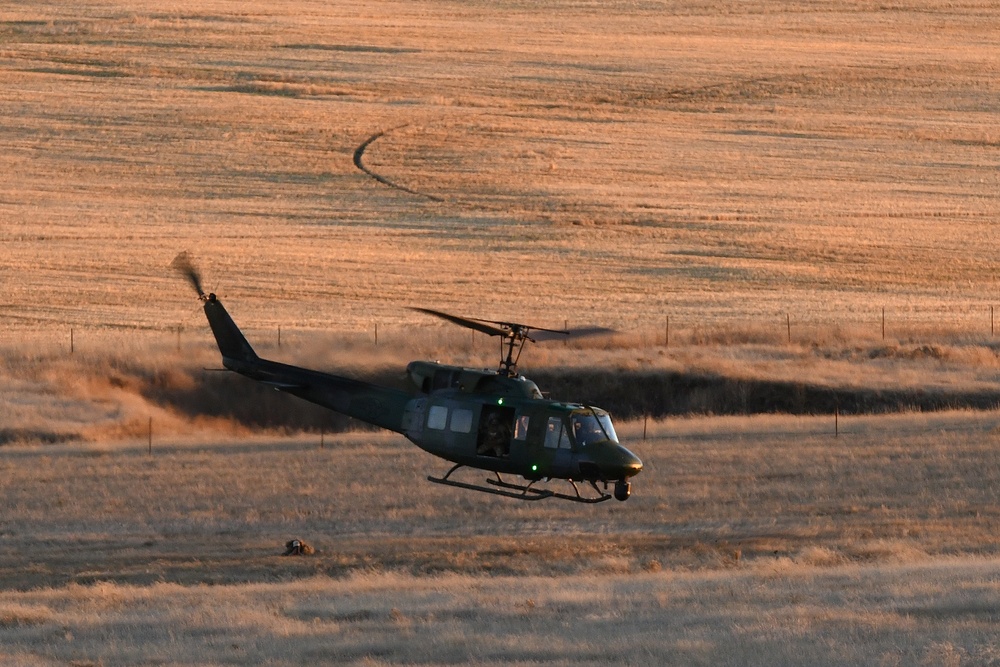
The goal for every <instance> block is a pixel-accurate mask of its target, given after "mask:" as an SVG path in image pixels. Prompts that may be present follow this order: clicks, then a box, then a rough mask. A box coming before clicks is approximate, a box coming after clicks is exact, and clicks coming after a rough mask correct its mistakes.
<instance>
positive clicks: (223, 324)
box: [202, 294, 259, 361]
mask: <svg viewBox="0 0 1000 667" xmlns="http://www.w3.org/2000/svg"><path fill="white" fill-rule="evenodd" d="M202 298H203V299H204V301H205V316H206V317H207V318H208V325H209V326H210V327H212V333H213V334H215V342H216V343H218V344H219V352H221V353H222V359H223V361H225V360H227V359H232V360H234V361H257V360H258V359H259V357H258V356H257V353H256V352H254V351H253V348H252V347H250V343H248V342H247V339H246V338H244V336H243V332H242V331H240V328H239V327H238V326H236V323H235V322H233V318H232V317H230V316H229V313H228V312H226V309H225V308H224V307H223V306H222V302H221V301H219V300H218V299H217V298H216V296H215V295H214V294H209V295H207V296H203V297H202Z"/></svg>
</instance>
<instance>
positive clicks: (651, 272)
mask: <svg viewBox="0 0 1000 667" xmlns="http://www.w3.org/2000/svg"><path fill="white" fill-rule="evenodd" d="M998 18H1000V13H998V11H997V8H996V7H995V5H994V4H993V3H988V2H967V3H960V4H956V3H938V2H932V1H919V0H913V1H911V2H901V3H893V4H882V5H877V4H867V3H847V2H837V1H833V2H824V3H813V2H781V3H773V2H743V3H729V2H698V3H694V2H648V3H642V2H640V3H610V4H609V3H580V2H554V3H544V4H538V3H519V2H499V3H497V2H491V3H485V2H453V3H450V2H433V1H426V2H423V1H422V2H378V3H362V4H360V5H359V4H358V3H353V4H348V3H336V2H334V3H325V2H322V3H321V2H289V3H277V4H275V3H271V4H266V3H258V2H244V3H234V2H212V1H209V2H198V3H193V2H167V3H163V2H159V3H152V2H149V3H143V2H130V3H120V2H119V3H116V2H83V3H63V2H55V1H51V2H33V3H30V4H23V3H7V4H0V85H2V89H3V91H4V92H3V93H2V94H0V173H3V174H4V177H3V178H2V179H0V257H2V261H0V379H2V381H3V387H2V390H0V420H2V422H0V489H2V496H3V511H2V517H0V552H2V558H0V661H2V662H4V663H10V664H39V663H46V662H48V663H51V664H66V663H72V664H79V665H83V664H95V665H96V664H104V665H115V664H136V663H153V662H156V663H160V664H192V663H201V664H262V663H263V664H292V663H295V664H300V663H301V662H302V661H307V660H312V661H316V662H338V663H356V664H387V663H403V662H406V663H414V664H447V663H496V664H500V663H504V664H538V663H543V664H608V663H627V664H636V663H640V662H652V663H657V664H717V663H724V664H761V665H763V664H769V665H771V664H798V663H809V664H844V663H855V664H885V665H893V664H900V665H902V664H941V665H956V664H996V663H997V662H998V661H1000V646H998V644H997V641H996V638H995V633H994V629H995V626H996V622H997V620H998V618H1000V591H998V590H997V581H998V580H1000V560H998V552H997V547H998V544H1000V543H998V540H997V537H996V532H997V520H998V511H1000V510H998V505H997V502H996V489H997V477H998V469H997V463H996V456H995V453H996V444H997V440H996V439H997V432H998V426H1000V417H998V415H997V413H996V412H993V411H986V412H947V413H941V414H936V415H921V414H916V413H907V414H901V415H893V416H881V417H876V416H865V415H859V416H851V417H843V418H842V421H841V422H840V423H839V424H838V429H839V430H840V433H839V435H837V436H836V437H835V436H834V434H833V428H834V427H833V421H832V416H829V415H823V416H816V417H785V416H780V415H769V416H758V417H711V416H701V417H687V418H682V419H669V420H663V421H655V422H652V423H651V424H649V425H648V426H649V428H648V432H647V436H648V437H647V438H646V439H643V438H642V432H643V423H642V421H641V420H639V421H631V422H624V423H623V424H622V428H621V431H622V434H623V435H624V436H625V437H626V438H627V439H628V444H629V445H630V446H632V447H633V448H634V449H635V451H636V453H637V454H639V456H640V457H641V458H642V459H643V461H644V462H645V463H646V468H645V470H644V471H643V473H642V474H641V475H640V476H639V477H638V478H637V479H636V484H635V495H634V497H633V498H632V499H630V500H629V501H628V502H627V503H625V504H618V503H614V504H604V505H599V506H596V507H582V508H581V507H575V506H573V507H567V506H565V505H560V504H555V503H549V504H546V503H538V504H533V505H524V504H518V503H515V502H512V501H506V500H504V499H493V498H487V497H479V496H475V495H472V494H463V493H461V492H457V491H455V490H452V489H444V488H440V487H437V486H435V485H431V484H428V483H426V482H424V481H422V480H423V477H424V476H425V475H426V474H427V473H431V472H433V473H437V474H440V473H441V472H442V470H441V467H442V465H443V462H439V461H437V460H435V459H433V458H431V457H429V456H428V455H426V454H424V453H422V452H420V451H419V450H417V449H416V448H414V447H413V446H412V445H408V444H407V443H406V442H405V441H403V440H402V439H400V438H398V437H395V436H387V435H384V434H377V433H370V432H364V431H361V432H346V433H338V434H336V435H334V434H332V433H331V431H332V430H333V429H335V428H341V427H342V424H341V423H340V422H331V421H326V420H327V419H328V418H326V417H323V416H317V414H315V413H313V412H308V411H303V412H299V408H298V407H296V406H295V405H294V404H293V403H291V402H284V403H271V402H266V403H262V402H258V401H262V400H263V398H262V394H261V393H254V392H253V391H252V390H250V389H247V387H246V385H245V384H241V380H240V379H239V378H230V377H223V376H219V375H218V374H211V373H207V372H203V371H201V369H202V368H204V367H212V366H215V365H217V364H218V360H217V355H215V353H214V352H213V350H212V348H211V344H210V340H209V339H208V336H209V334H208V332H207V329H206V327H205V326H204V323H203V318H202V316H201V314H200V313H199V312H198V307H197V302H196V301H195V300H194V299H193V295H192V294H191V293H190V291H189V289H188V288H187V286H185V285H184V284H183V283H182V281H180V280H179V278H178V277H177V276H176V275H173V274H172V273H171V271H170V269H169V264H170V261H171V260H172V258H173V257H174V256H175V255H176V254H177V252H178V251H180V250H188V251H190V252H192V253H193V254H194V255H195V256H196V257H197V259H198V260H199V262H200V264H201V266H202V268H203V270H204V273H205V277H206V282H207V283H208V286H209V287H210V288H211V289H214V290H216V291H218V292H219V293H220V295H221V296H222V297H223V298H224V300H225V302H226V304H227V306H228V307H229V308H230V310H231V311H232V312H233V314H234V316H235V317H236V318H237V320H238V321H239V322H240V323H241V324H242V325H244V326H245V327H246V329H247V330H248V332H249V333H250V335H251V336H252V337H253V339H254V341H255V343H257V344H258V347H259V348H260V349H261V350H262V351H263V352H265V353H267V354H270V355H275V356H281V357H283V358H287V359H290V360H292V361H296V362H299V363H306V364H312V365H318V366H322V367H327V368H349V369H350V372H351V373H357V374H361V373H364V372H375V373H378V374H382V375H386V374H389V373H390V371H388V370H387V369H391V368H395V369H398V368H400V367H401V366H402V365H403V364H405V362H406V360H408V359H410V358H441V359H442V360H448V361H455V362H458V363H467V364H474V365H477V366H478V365H489V364H491V363H492V355H493V352H492V349H491V346H490V345H489V344H488V343H487V342H486V341H485V340H482V339H480V340H476V339H475V337H466V336H465V334H464V332H463V333H450V332H446V331H445V330H444V329H443V328H442V327H440V326H438V325H437V324H435V323H432V322H427V321H425V320H423V319H421V316H420V315H418V314H417V313H414V312H413V311H410V310H408V309H407V307H408V306H423V307H428V308H438V309H443V310H448V311H452V312H456V313H458V314H462V315H468V316H474V317H486V318H490V319H505V320H510V319H513V320H518V321H527V322H530V323H535V324H539V325H541V326H562V325H563V324H570V325H573V324H583V323H593V324H597V325H601V326H606V327H613V328H615V329H617V330H618V331H620V332H621V334H620V335H619V336H618V337H616V338H613V339H610V340H604V341H593V342H587V343H585V344H581V345H579V346H568V347H563V346H557V347H556V348H552V347H550V348H542V347H539V348H537V349H535V350H532V351H531V352H530V353H528V354H531V355H532V356H530V357H528V359H527V360H526V365H527V366H528V368H529V369H531V368H537V369H539V370H540V371H545V372H548V373H549V374H550V375H552V376H553V377H554V379H559V377H560V376H559V374H560V373H567V372H571V371H574V369H576V370H577V371H579V370H580V369H583V370H586V371H590V370H592V369H593V368H595V367H607V368H614V369H619V370H621V371H625V372H629V373H644V372H676V373H681V374H692V373H694V374H702V375H710V376H719V377H722V378H730V379H736V380H739V381H741V382H742V381H745V380H747V379H752V380H761V381H776V382H783V383H805V382H808V383H810V384H813V385H817V386H821V387H826V388H836V389H845V388H846V389H848V390H862V389H863V390H865V391H872V392H876V393H877V392H884V391H887V390H889V389H895V388H899V387H903V388H906V389H907V390H910V391H912V392H914V393H915V394H919V393H920V392H932V393H933V392H943V393H946V394H947V393H948V392H952V393H955V394H958V393H961V394H963V395H973V394H974V395H976V396H980V397H982V396H986V397H987V399H988V400H992V399H991V398H989V397H992V396H994V395H995V394H996V391H997V390H996V387H997V386H998V382H1000V363H998V361H997V354H996V350H997V347H996V343H995V340H994V338H993V335H992V333H993V332H992V330H991V314H990V309H989V307H990V305H991V304H992V300H993V295H994V294H995V292H996V288H997V270H998V268H1000V265H998V262H1000V260H998V259H997V257H996V253H995V252H994V250H995V248H996V247H997V240H998V239H997V230H996V226H995V224H994V223H995V215H996V213H995V212H996V210H997V203H998V196H1000V187H998V186H1000V170H998V169H997V167H998V163H1000V129H998V128H1000V123H998V122H997V121H998V115H1000V83H998V81H1000V79H998V77H997V71H998V65H1000V55H998V54H1000V44H998V42H1000V39H998V35H997V32H996V29H995V26H996V24H997V19H998ZM883 309H884V312H885V313H886V320H885V321H886V331H885V332H884V333H883V331H882V329H881V327H882V321H881V318H882V312H883ZM667 318H669V320H668V319H667ZM376 325H377V326H378V327H379V335H380V344H379V346H378V347H375V346H374V345H373V340H372V339H373V334H374V328H375V326H376ZM279 327H281V332H282V336H283V341H282V345H281V346H280V347H279V345H278V343H277V333H278V328H279ZM71 336H72V345H73V349H72V353H71V351H70V345H71V343H70V340H71ZM667 336H669V337H670V345H666V344H665V343H666V342H667V340H666V338H667ZM570 377H572V376H570ZM543 388H544V387H543ZM752 390H753V385H750V384H741V385H739V387H738V391H741V392H743V393H744V394H745V393H746V392H748V391H752ZM577 391H578V392H582V393H584V394H585V393H586V392H587V391H588V388H587V387H579V388H578V389H577ZM580 396H581V395H580V394H579V393H574V394H573V395H567V396H560V398H569V399H572V398H577V397H580ZM747 399H748V397H747V396H743V400H744V403H745V404H746V402H747ZM261 405H263V406H266V407H264V408H260V407H258V406H261ZM702 405H703V406H705V405H710V404H709V403H707V402H706V403H703V404H702ZM645 409H647V410H648V409H649V406H645ZM807 411H808V410H807ZM150 424H152V425H153V428H154V434H155V437H154V439H153V449H152V453H150V452H149V451H148V445H147V441H146V436H147V430H148V428H149V425H150ZM302 427H304V428H307V429H312V432H311V433H309V434H305V435H303V434H302V433H301V432H299V431H298V429H299V428H302ZM262 429H263V430H262ZM320 430H324V431H325V435H324V436H322V437H323V438H324V440H323V444H324V447H323V448H322V449H321V448H320V447H319V442H320V437H321V436H320V434H319V431H320ZM293 537H299V538H302V539H306V540H307V541H309V542H311V543H314V544H316V546H317V547H318V549H319V552H318V553H317V554H316V555H315V556H312V557H308V558H281V557H280V556H279V555H278V554H279V553H280V551H281V547H282V545H283V543H284V541H285V540H287V539H291V538H293Z"/></svg>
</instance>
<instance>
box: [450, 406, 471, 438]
mask: <svg viewBox="0 0 1000 667" xmlns="http://www.w3.org/2000/svg"><path fill="white" fill-rule="evenodd" d="M451 430H452V431H454V432H455V433H468V432H469V431H471V430H472V410H463V409H461V408H455V410H454V411H452V413H451Z"/></svg>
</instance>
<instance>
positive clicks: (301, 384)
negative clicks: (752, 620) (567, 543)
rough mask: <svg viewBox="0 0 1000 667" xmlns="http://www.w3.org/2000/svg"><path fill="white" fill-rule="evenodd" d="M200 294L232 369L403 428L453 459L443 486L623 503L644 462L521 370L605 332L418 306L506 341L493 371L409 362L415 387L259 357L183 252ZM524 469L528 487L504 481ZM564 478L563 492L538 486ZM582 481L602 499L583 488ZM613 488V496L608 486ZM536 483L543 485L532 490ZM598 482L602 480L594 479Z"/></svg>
mask: <svg viewBox="0 0 1000 667" xmlns="http://www.w3.org/2000/svg"><path fill="white" fill-rule="evenodd" d="M173 266H174V268H175V269H177V270H179V271H180V272H181V273H182V274H184V275H185V277H186V278H187V279H188V281H189V282H190V283H191V285H192V286H193V287H194V289H195V291H196V292H197V293H198V298H199V299H200V300H201V302H202V306H203V308H204V311H205V316H206V317H207V318H208V323H209V326H210V327H211V329H212V333H213V334H214V336H215V340H216V343H217V344H218V346H219V352H220V353H221V354H222V364H223V366H225V368H226V369H228V370H230V371H234V372H236V373H239V374H240V375H244V376H246V377H248V378H250V379H252V380H256V381H257V382H261V383H263V384H266V385H270V386H272V387H274V388H275V389H277V390H279V391H282V392H286V393H288V394H292V395H293V396H298V397H299V398H302V399H305V400H307V401H311V402H312V403H316V404H317V405H321V406H323V407H326V408H329V409H330V410H334V411H336V412H340V413H342V414H345V415H349V416H351V417H354V418H356V419H360V420H361V421H364V422H367V423H369V424H373V425H375V426H380V427H382V428H385V429H388V430H390V431H394V432H396V433H401V434H403V435H404V436H406V437H407V438H408V439H409V440H410V441H411V442H413V443H414V444H415V445H417V446H418V447H420V448H421V449H423V450H424V451H426V452H428V453H430V454H433V455H435V456H438V457H440V458H443V459H445V460H447V461H450V462H452V463H454V465H453V466H452V468H451V469H450V470H448V472H447V473H446V474H445V475H444V476H442V477H433V476H428V477H427V479H428V480H429V481H431V482H435V483H437V484H445V485H448V486H453V487H458V488H462V489H469V490H472V491H480V492H484V493H490V494H495V495H500V496H506V497H508V498H516V499H519V500H543V499H545V498H559V499H563V500H569V501H573V502H580V503H599V502H603V501H605V500H609V499H611V498H612V497H614V498H616V499H618V500H622V501H624V500H627V499H628V497H629V495H630V494H631V483H630V481H629V480H630V478H631V477H633V476H635V475H636V474H638V473H639V471H640V470H642V462H641V461H640V460H639V458H638V457H636V456H635V455H634V454H633V453H632V452H630V451H629V450H628V449H626V448H625V447H623V446H622V445H621V444H620V443H619V442H618V437H617V435H616V434H615V429H614V426H613V425H612V423H611V417H610V416H609V415H608V413H607V412H605V411H604V410H601V409H600V408H596V407H593V406H589V405H581V404H577V403H563V402H559V401H554V400H549V399H547V398H545V397H544V396H543V395H542V392H541V391H540V390H539V389H538V386H537V385H536V384H535V383H534V382H532V381H531V380H529V379H527V378H525V377H524V376H522V375H519V374H518V373H517V361H518V359H519V358H520V354H521V351H522V349H523V348H524V344H525V343H526V342H528V341H532V342H536V341H541V340H551V339H553V338H565V337H566V336H569V335H572V334H573V333H574V332H575V333H577V334H578V335H592V334H594V333H601V332H605V331H608V330H606V329H596V328H590V329H580V330H575V331H568V330H557V329H545V328H541V327H532V326H528V325H524V324H518V323H514V322H498V321H491V320H478V319H472V318H465V317H458V316H455V315H450V314H447V313H443V312H440V311H436V310H430V309H426V308H415V309H414V310H416V311H419V312H421V313H424V314H427V315H431V316H434V317H438V318H442V319H445V320H447V321H449V322H452V323H454V324H457V325H459V326H463V327H468V328H470V329H474V330H476V331H480V332H482V333H485V334H488V335H490V336H496V337H498V338H499V339H500V341H501V359H500V364H499V367H498V368H497V370H495V371H494V370H479V369H472V368H463V367H459V366H448V365H445V364H440V363H437V362H431V361H413V362H411V363H410V364H409V365H408V366H407V368H406V370H407V376H408V377H409V379H410V380H411V381H412V384H413V389H412V391H404V390H401V389H395V388H391V387H384V386H380V385H376V384H371V383H368V382H364V381H360V380H355V379H352V378H347V377H342V376H338V375H332V374H329V373H323V372H320V371H315V370H310V369H307V368H300V367H298V366H291V365H288V364H283V363H279V362H276V361H270V360H268V359H262V358H260V357H258V356H257V353H256V352H254V350H253V348H252V347H251V346H250V344H249V343H248V342H247V340H246V338H245V337H244V336H243V333H242V332H241V331H240V329H239V327H238V326H237V325H236V323H235V322H234V321H233V319H232V318H231V317H230V315H229V313H228V312H227V311H226V309H225V308H224V307H223V305H222V302H221V301H220V300H219V298H218V297H217V296H216V295H215V294H214V293H209V294H206V293H205V291H204V290H203V289H202V286H201V277H200V275H199V273H198V271H197V269H196V268H195V266H194V264H193V262H192V261H191V259H190V257H189V256H188V255H187V253H181V254H180V255H178V256H177V258H176V259H175V260H174V262H173ZM462 468H475V469H479V470H486V471H489V472H492V473H493V475H494V476H495V477H490V478H487V479H486V483H487V485H483V484H475V483H469V482H464V481H458V480H455V479H452V475H453V474H454V473H455V472H457V471H458V470H460V469H462ZM501 475H519V476H521V477H522V478H523V479H524V480H525V483H517V482H513V481H508V480H506V479H504V478H503V477H502V476H501ZM552 480H565V481H566V482H568V483H569V485H570V486H571V487H572V491H571V492H570V491H569V490H567V491H566V492H565V493H564V492H561V491H556V490H553V489H551V488H548V487H547V486H542V484H544V483H546V482H551V481H552ZM577 482H586V483H587V484H588V485H589V487H590V488H591V489H592V490H593V492H594V493H596V495H593V494H589V493H588V494H586V495H584V494H582V493H581V492H580V488H579V487H578V486H577ZM610 483H613V484H614V495H613V496H612V494H610V493H608V491H607V489H608V485H609V484H610ZM536 484H537V485H538V486H536ZM599 484H600V485H602V486H598V485H599Z"/></svg>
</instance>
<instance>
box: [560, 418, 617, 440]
mask: <svg viewBox="0 0 1000 667" xmlns="http://www.w3.org/2000/svg"><path fill="white" fill-rule="evenodd" d="M570 420H571V421H572V422H573V435H574V436H576V443H577V444H578V445H587V444H590V443H592V442H600V441H601V440H610V441H611V442H618V435H617V434H615V427H614V426H612V425H611V417H609V416H608V415H607V414H604V413H600V412H590V413H586V414H583V413H574V414H573V415H572V416H571V417H570Z"/></svg>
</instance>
